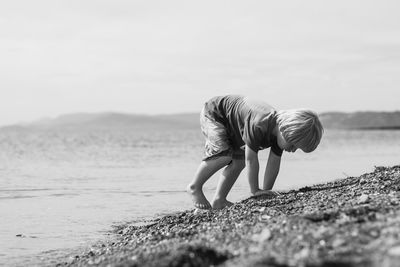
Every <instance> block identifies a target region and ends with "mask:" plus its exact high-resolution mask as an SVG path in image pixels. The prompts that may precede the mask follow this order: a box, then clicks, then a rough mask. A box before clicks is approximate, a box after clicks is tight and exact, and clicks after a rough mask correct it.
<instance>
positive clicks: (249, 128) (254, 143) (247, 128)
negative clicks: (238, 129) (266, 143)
mask: <svg viewBox="0 0 400 267" xmlns="http://www.w3.org/2000/svg"><path fill="white" fill-rule="evenodd" d="M262 138H263V134H262V131H261V129H260V128H259V127H257V126H256V125H255V123H254V122H253V121H252V120H251V117H250V116H248V117H247V118H246V120H245V122H244V127H243V141H244V143H245V144H246V145H248V146H249V147H250V148H251V149H252V150H253V151H255V152H258V151H259V150H260V146H261V141H262Z"/></svg>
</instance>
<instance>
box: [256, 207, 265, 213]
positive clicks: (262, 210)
mask: <svg viewBox="0 0 400 267" xmlns="http://www.w3.org/2000/svg"><path fill="white" fill-rule="evenodd" d="M266 209H267V208H266V207H262V208H260V209H258V212H264V211H265V210H266Z"/></svg>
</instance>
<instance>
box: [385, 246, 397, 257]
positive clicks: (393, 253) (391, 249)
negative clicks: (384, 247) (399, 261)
mask: <svg viewBox="0 0 400 267" xmlns="http://www.w3.org/2000/svg"><path fill="white" fill-rule="evenodd" d="M388 254H389V255H390V256H399V257H400V246H396V247H392V248H390V249H389V251H388Z"/></svg>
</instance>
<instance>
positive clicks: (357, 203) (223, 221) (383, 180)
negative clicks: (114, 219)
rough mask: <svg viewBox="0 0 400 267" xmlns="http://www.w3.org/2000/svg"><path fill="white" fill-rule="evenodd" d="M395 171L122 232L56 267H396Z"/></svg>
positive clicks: (399, 251) (399, 197) (399, 231)
mask: <svg viewBox="0 0 400 267" xmlns="http://www.w3.org/2000/svg"><path fill="white" fill-rule="evenodd" d="M399 203H400V166H394V167H377V168H376V169H375V171H374V172H373V173H367V174H364V175H362V176H360V177H349V178H346V179H343V180H338V181H334V182H330V183H326V184H319V185H314V186H307V187H303V188H300V189H299V190H292V191H289V192H282V193H281V194H280V195H279V196H276V197H273V198H266V197H258V198H250V199H246V200H244V201H242V202H240V203H236V204H234V205H233V206H231V207H229V208H225V209H223V210H219V211H206V212H200V213H196V212H194V210H190V211H184V212H181V213H178V214H173V215H169V216H164V217H161V218H157V219H155V220H154V221H152V222H150V223H149V224H148V225H145V226H135V225H129V224H127V225H124V226H121V227H118V228H117V229H116V234H117V238H115V240H113V241H110V242H109V243H103V244H98V245H96V246H95V247H92V248H91V249H90V250H88V251H85V252H83V253H82V254H80V255H73V256H71V257H70V258H68V259H66V260H65V261H63V262H60V263H58V264H57V265H58V266H90V265H96V266H216V265H218V266H280V267H283V266H309V267H317V266H387V267H389V266H400V205H399Z"/></svg>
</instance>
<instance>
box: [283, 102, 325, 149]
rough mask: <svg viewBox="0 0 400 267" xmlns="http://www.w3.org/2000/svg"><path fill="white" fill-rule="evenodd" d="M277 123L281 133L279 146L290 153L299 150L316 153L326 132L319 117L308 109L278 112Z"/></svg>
mask: <svg viewBox="0 0 400 267" xmlns="http://www.w3.org/2000/svg"><path fill="white" fill-rule="evenodd" d="M276 122H277V126H278V129H279V132H280V133H278V144H279V145H280V147H281V148H282V149H285V150H287V151H290V152H294V151H295V150H296V149H297V148H300V149H301V150H303V151H304V152H306V153H309V152H312V151H314V150H315V149H316V148H317V146H318V144H319V142H320V141H321V137H322V133H323V132H324V129H323V127H322V124H321V122H320V120H319V118H318V115H317V114H316V113H315V112H313V111H311V110H307V109H292V110H282V111H278V113H277V119H276Z"/></svg>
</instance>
